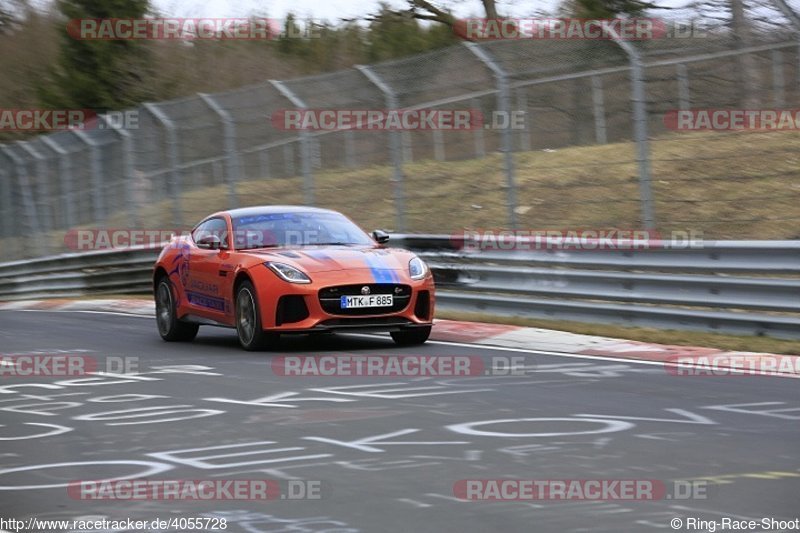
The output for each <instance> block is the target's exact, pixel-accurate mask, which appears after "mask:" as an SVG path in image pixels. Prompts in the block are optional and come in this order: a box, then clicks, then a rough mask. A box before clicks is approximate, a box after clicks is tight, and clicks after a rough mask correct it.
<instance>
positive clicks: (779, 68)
mask: <svg viewBox="0 0 800 533" xmlns="http://www.w3.org/2000/svg"><path fill="white" fill-rule="evenodd" d="M783 91H784V81H783V54H782V53H781V51H780V50H773V51H772V104H773V105H774V106H775V107H777V108H781V107H783V104H784V92H783Z"/></svg>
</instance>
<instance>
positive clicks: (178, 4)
mask: <svg viewBox="0 0 800 533" xmlns="http://www.w3.org/2000/svg"><path fill="white" fill-rule="evenodd" d="M384 1H385V3H388V4H389V5H390V6H393V7H397V8H402V7H405V6H406V5H407V4H406V3H405V2H404V1H403V0H384ZM497 1H498V4H497V5H498V10H499V12H500V13H501V15H503V16H511V17H534V16H541V14H542V13H555V11H556V9H557V7H558V5H559V4H560V2H561V0H497ZM723 1H724V0H723ZM151 2H152V3H153V5H154V6H155V8H156V9H158V10H160V11H161V12H162V13H163V14H164V15H167V16H172V17H187V18H188V17H209V18H211V17H213V18H225V17H234V18H238V17H247V16H266V17H270V18H277V19H283V18H285V16H286V14H287V13H288V12H290V11H291V12H293V13H295V14H296V15H298V16H299V17H300V18H310V19H313V20H327V21H328V22H331V23H337V22H339V21H340V20H341V19H351V18H363V17H364V16H365V15H366V14H369V13H375V12H376V11H377V10H378V6H379V4H380V2H379V0H151ZM692 2H693V0H656V3H658V4H659V5H662V6H665V7H671V8H672V9H673V10H670V11H665V10H655V11H652V12H651V16H655V17H668V18H675V19H688V18H690V17H691V16H692V15H691V14H690V13H689V11H688V9H685V8H686V6H688V5H691V3H692ZM756 2H758V3H759V4H761V5H763V4H769V3H770V0H751V3H756ZM434 3H435V4H436V5H438V6H441V7H445V8H449V9H451V10H452V11H453V12H454V13H455V15H456V16H457V17H469V16H477V17H480V16H483V8H482V5H481V2H480V0H437V1H435V2H434ZM789 4H790V5H792V7H793V8H794V9H795V10H796V11H800V0H789ZM681 8H684V9H681ZM761 12H763V13H765V14H766V16H767V17H768V18H773V17H781V16H780V14H779V13H778V11H777V10H776V9H774V8H773V9H767V10H761ZM723 16H725V15H723ZM781 18H782V17H781Z"/></svg>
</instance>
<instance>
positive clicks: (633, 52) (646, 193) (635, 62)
mask: <svg viewBox="0 0 800 533" xmlns="http://www.w3.org/2000/svg"><path fill="white" fill-rule="evenodd" d="M606 30H607V31H608V32H609V36H610V37H611V39H612V40H613V41H614V42H615V43H617V45H618V46H619V47H620V48H622V49H623V50H624V51H625V53H626V54H628V58H629V59H630V63H631V101H632V103H633V134H634V139H635V141H636V162H637V163H638V166H639V196H640V198H641V203H642V219H643V222H644V226H645V228H646V229H655V228H656V218H655V211H654V208H653V189H652V184H651V176H650V141H649V139H648V133H647V100H646V96H645V87H644V83H645V80H644V66H643V65H642V58H641V56H640V55H639V51H638V50H637V49H636V47H634V46H633V45H632V44H631V43H629V42H627V41H625V40H623V39H621V38H620V36H619V34H617V32H616V30H615V29H614V28H613V27H612V26H610V25H608V26H606Z"/></svg>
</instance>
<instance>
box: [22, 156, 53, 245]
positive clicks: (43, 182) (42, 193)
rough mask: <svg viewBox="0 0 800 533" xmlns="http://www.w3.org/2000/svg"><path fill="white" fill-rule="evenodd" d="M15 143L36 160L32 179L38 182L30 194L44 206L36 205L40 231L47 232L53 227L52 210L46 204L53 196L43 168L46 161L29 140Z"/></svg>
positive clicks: (45, 170)
mask: <svg viewBox="0 0 800 533" xmlns="http://www.w3.org/2000/svg"><path fill="white" fill-rule="evenodd" d="M17 144H18V145H19V147H20V148H22V149H23V150H24V151H25V153H27V154H28V155H29V156H31V157H32V158H33V159H35V160H36V176H35V178H34V181H35V182H36V183H37V184H38V186H37V187H36V189H34V191H33V193H32V195H31V196H32V201H33V202H34V203H35V202H36V201H37V198H36V197H37V196H39V198H38V200H39V202H38V203H39V205H40V206H41V205H42V204H43V207H44V208H41V209H40V208H39V207H37V212H38V213H39V214H40V217H41V218H40V221H41V224H40V226H41V230H42V232H44V233H47V232H49V231H51V230H52V229H53V220H52V219H53V210H52V209H49V208H47V204H48V203H49V202H51V201H52V200H53V197H52V196H51V195H50V186H49V185H50V184H49V183H48V182H47V169H46V168H45V165H46V164H47V162H46V161H45V158H44V156H43V155H42V154H40V153H39V151H38V150H36V149H35V148H34V147H33V146H31V144H30V142H27V141H17ZM28 177H30V176H28ZM29 183H30V182H29Z"/></svg>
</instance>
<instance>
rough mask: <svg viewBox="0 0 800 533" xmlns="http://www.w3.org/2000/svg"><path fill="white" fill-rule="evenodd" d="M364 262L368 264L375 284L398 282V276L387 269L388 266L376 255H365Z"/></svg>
mask: <svg viewBox="0 0 800 533" xmlns="http://www.w3.org/2000/svg"><path fill="white" fill-rule="evenodd" d="M364 262H366V263H367V266H368V267H369V269H370V271H371V272H372V277H373V278H374V279H375V283H394V282H395V281H397V279H396V274H395V273H394V272H393V271H392V270H390V269H388V268H386V264H385V263H384V262H383V261H381V260H379V259H378V258H377V257H376V256H375V255H373V254H369V253H367V254H364Z"/></svg>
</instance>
